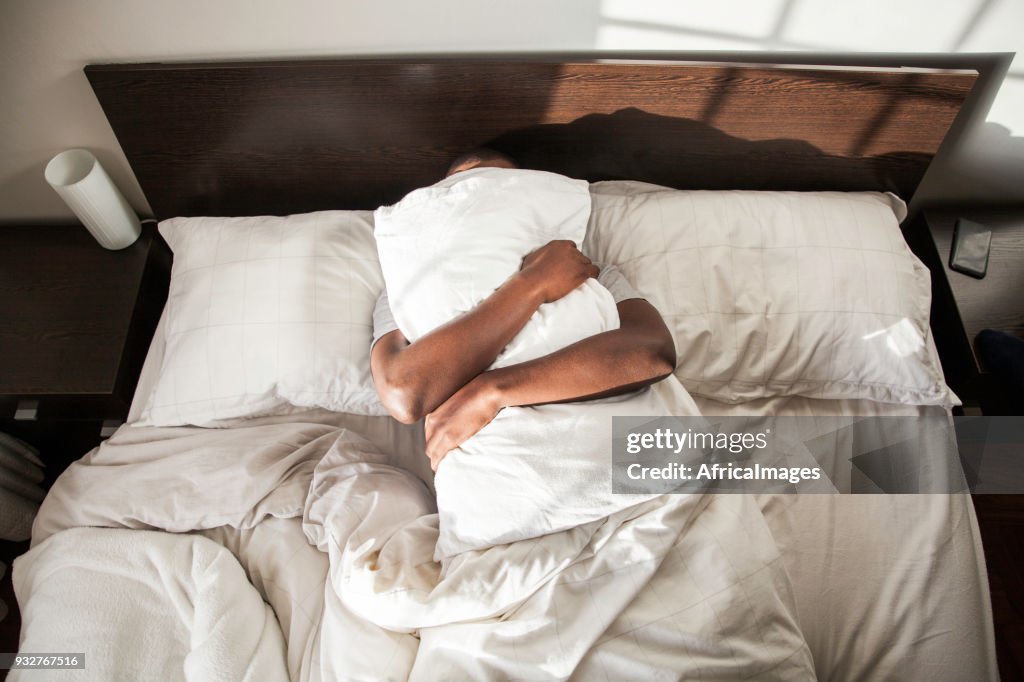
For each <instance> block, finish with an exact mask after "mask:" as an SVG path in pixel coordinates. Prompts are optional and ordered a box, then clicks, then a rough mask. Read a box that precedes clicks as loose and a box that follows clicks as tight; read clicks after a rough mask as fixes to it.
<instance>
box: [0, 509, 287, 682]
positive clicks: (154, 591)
mask: <svg viewBox="0 0 1024 682" xmlns="http://www.w3.org/2000/svg"><path fill="white" fill-rule="evenodd" d="M112 569H113V570H112ZM14 580H15V590H16V591H17V593H18V594H19V595H26V594H31V595H32V599H31V600H27V601H26V600H25V599H23V598H19V603H20V604H21V608H22V612H21V618H22V621H23V623H24V627H23V628H22V632H21V643H20V645H21V651H23V652H66V653H81V654H85V655H84V666H85V668H84V670H81V669H68V670H60V671H50V672H49V674H48V675H49V676H48V677H47V679H58V678H59V679H68V680H81V679H93V680H118V679H123V680H127V679H134V680H168V681H169V680H179V679H180V680H254V681H255V680H280V679H285V677H286V676H287V674H288V672H287V669H286V666H285V640H284V637H283V636H282V634H281V629H280V627H279V626H278V622H277V618H275V616H274V612H273V611H272V610H271V608H270V607H269V606H268V605H267V604H265V603H264V602H263V600H262V599H261V597H260V594H259V593H258V592H257V591H256V589H255V588H254V587H253V586H252V585H251V584H250V583H249V581H248V580H246V577H245V573H244V572H243V571H242V568H241V566H239V565H238V562H237V561H236V560H235V558H234V557H233V556H232V555H231V553H230V552H228V550H226V549H225V548H224V547H221V546H220V545H218V544H216V543H214V542H212V541H211V540H208V539H206V538H203V537H198V536H195V535H185V536H181V535H171V534H168V533H153V532H138V531H127V530H113V529H109V528H72V529H69V530H67V531H65V532H63V533H58V534H57V535H54V536H53V537H50V538H48V539H47V540H46V541H45V542H42V543H39V544H38V545H37V546H36V547H35V548H34V549H33V550H32V551H31V552H29V553H28V554H27V555H25V556H24V557H22V558H20V559H18V563H17V571H16V572H15V579H14ZM98 596H99V597H100V598H101V599H102V600H103V606H104V608H102V609H97V608H96V599H97V597H98ZM34 675H38V673H37V672H36V671H30V672H29V671H25V670H14V671H12V672H11V674H10V678H9V679H12V680H15V679H23V678H30V679H35V677H33V676H34Z"/></svg>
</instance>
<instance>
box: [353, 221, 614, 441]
mask: <svg viewBox="0 0 1024 682" xmlns="http://www.w3.org/2000/svg"><path fill="white" fill-rule="evenodd" d="M597 274H598V269H597V267H596V266H594V264H593V263H591V262H590V259H589V258H587V257H586V256H584V255H583V254H582V253H580V252H579V250H577V249H576V246H575V245H574V244H573V243H572V242H571V241H565V240H559V241H554V242H551V243H549V244H546V245H545V246H543V247H541V248H540V249H537V250H536V251H534V252H533V253H531V254H530V255H528V256H527V257H526V258H524V259H523V266H522V268H521V269H520V270H519V272H518V273H516V274H515V275H513V276H512V277H511V278H509V279H508V281H506V282H505V283H504V284H503V285H501V286H500V287H498V289H497V290H496V291H495V292H494V293H492V294H491V295H490V296H488V297H487V298H486V299H485V300H484V301H482V302H481V303H480V304H479V305H478V306H476V307H475V308H474V309H473V310H471V311H469V312H467V313H465V314H463V315H461V316H459V317H458V318H456V319H454V320H452V321H451V322H448V323H447V324H444V325H442V326H440V327H438V328H437V329H435V330H434V331H432V332H430V333H429V334H426V335H425V336H423V337H422V338H420V339H418V340H417V341H416V342H415V343H412V344H410V343H409V342H408V341H407V340H406V338H405V336H404V335H403V334H402V333H401V332H400V331H394V332H391V333H389V334H386V335H384V336H383V337H381V338H380V339H379V340H378V341H377V343H376V344H374V346H373V350H372V351H371V353H370V370H371V372H372V374H373V382H374V385H375V386H376V387H377V393H378V394H379V395H380V399H381V402H383V403H384V407H385V408H387V410H388V412H389V413H391V415H392V416H393V417H395V419H397V420H399V421H401V422H403V423H406V424H411V423H412V422H415V421H417V420H419V419H422V418H423V417H424V416H425V415H427V414H428V413H430V412H432V411H433V410H435V409H436V408H437V407H438V406H439V405H440V404H441V403H443V402H444V401H446V400H448V398H450V397H451V396H452V394H453V393H455V392H456V391H457V390H459V389H460V388H461V387H463V386H464V385H466V383H467V382H469V381H470V380H471V379H472V378H473V377H475V376H477V375H478V374H480V372H483V371H484V370H485V369H487V368H488V367H489V366H490V365H491V363H493V362H494V359H495V358H496V357H498V355H499V354H500V353H501V351H502V350H503V349H504V348H505V346H507V345H508V344H509V342H510V341H511V340H512V339H513V338H514V337H515V335H516V334H518V333H519V330H520V329H522V328H523V326H525V325H526V323H527V322H528V321H529V319H530V317H531V316H532V315H533V313H534V312H535V311H536V310H537V308H539V307H540V305H541V304H542V303H548V302H550V301H556V300H558V299H560V298H562V297H563V296H565V295H566V294H568V293H569V292H570V291H572V290H573V289H575V288H576V287H578V286H579V285H581V284H583V282H585V281H586V280H587V279H588V278H590V277H596V276H597Z"/></svg>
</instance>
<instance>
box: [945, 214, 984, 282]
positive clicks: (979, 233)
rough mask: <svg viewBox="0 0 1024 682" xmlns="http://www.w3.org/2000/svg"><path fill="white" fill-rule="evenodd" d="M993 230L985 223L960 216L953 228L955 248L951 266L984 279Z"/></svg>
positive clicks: (950, 262) (952, 251)
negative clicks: (981, 223)
mask: <svg viewBox="0 0 1024 682" xmlns="http://www.w3.org/2000/svg"><path fill="white" fill-rule="evenodd" d="M991 245H992V231H991V230H989V229H988V228H987V227H985V226H984V225H979V224H978V223H975V222H972V221H970V220H964V219H963V218H960V219H958V220H957V221H956V226H955V227H954V228H953V248H952V250H951V251H950V254H949V267H951V268H952V269H954V270H956V271H957V272H962V273H964V274H965V275H970V276H971V277H976V278H978V279H982V278H983V277H984V276H985V273H986V272H987V271H988V252H989V247H990V246H991Z"/></svg>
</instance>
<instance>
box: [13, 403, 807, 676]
mask: <svg viewBox="0 0 1024 682" xmlns="http://www.w3.org/2000/svg"><path fill="white" fill-rule="evenodd" d="M386 462H387V457H386V456H385V455H383V454H381V453H380V452H378V451H377V450H376V449H375V448H374V447H373V446H371V445H370V444H369V443H368V442H367V441H365V440H363V439H362V438H361V437H359V436H356V435H355V434H353V433H351V432H349V431H345V430H340V431H339V430H338V429H336V428H332V427H330V426H326V425H323V424H316V423H297V424H296V423H292V424H288V423H281V424H274V423H263V424H261V423H258V422H257V423H253V424H250V425H248V426H243V427H238V428H233V429H224V430H215V431H211V430H202V429H192V428H183V429H182V428H179V429H149V428H132V429H122V430H121V431H119V432H118V433H117V434H115V436H114V437H113V438H111V440H109V441H107V442H106V443H105V444H104V445H103V446H102V447H100V448H99V449H98V450H97V451H95V452H93V453H91V454H90V455H88V456H87V457H86V458H84V459H83V460H82V461H80V462H78V463H75V464H74V465H72V466H71V468H69V469H68V471H67V472H66V473H65V474H64V475H63V476H62V477H61V479H60V480H59V481H58V483H57V484H56V485H55V487H54V488H53V490H52V491H51V494H50V495H49V496H48V497H47V499H46V501H45V503H44V505H43V508H42V510H41V513H40V515H39V517H38V518H37V521H36V526H35V528H34V542H35V546H34V548H33V549H32V551H31V552H30V553H29V554H28V555H27V556H26V557H25V558H23V559H19V561H18V563H17V564H16V568H15V571H16V584H18V585H19V586H20V587H19V598H20V599H22V600H24V599H25V598H26V597H28V596H29V593H31V595H32V596H31V599H32V600H35V599H36V598H37V596H36V595H37V594H38V593H39V590H41V589H43V587H41V586H42V585H44V584H45V583H46V582H47V578H46V576H47V575H48V573H47V564H48V563H49V562H52V561H59V558H58V557H57V556H56V555H55V554H54V553H52V552H50V553H45V548H46V547H47V545H48V543H49V542H51V541H54V540H57V539H58V538H62V537H68V536H67V533H68V532H69V531H68V529H71V528H75V527H80V526H89V525H91V526H101V527H112V528H135V529H168V530H174V531H184V530H204V532H205V533H206V534H210V535H217V534H223V533H225V532H226V531H227V529H231V530H232V531H233V532H234V533H235V535H240V536H241V537H245V538H248V537H251V536H253V534H257V533H259V532H261V529H262V528H264V527H268V526H269V527H271V528H280V527H281V526H282V524H284V525H287V524H292V525H293V526H294V528H295V530H297V526H295V524H300V523H301V528H302V530H304V532H305V535H306V536H307V537H308V539H309V541H310V542H311V543H313V544H315V545H316V547H317V548H319V550H320V552H317V551H316V550H314V549H313V548H312V547H310V546H309V544H307V543H304V542H303V543H299V544H294V542H292V544H287V543H279V544H278V545H277V546H278V547H279V548H280V550H279V551H280V554H281V556H277V557H274V558H273V560H272V561H270V560H269V559H268V561H270V564H271V566H276V568H266V565H267V564H266V563H264V564H262V565H263V566H264V568H263V569H260V570H256V567H255V566H254V565H252V564H247V566H246V568H247V569H249V577H250V580H252V582H253V583H254V584H256V585H261V586H262V587H263V593H264V598H265V599H266V600H267V601H268V602H269V603H270V604H271V605H272V606H274V608H275V611H277V613H278V617H279V620H281V629H282V631H283V632H284V633H285V635H286V638H287V641H288V655H287V665H288V670H289V673H290V675H291V677H292V678H293V679H314V680H316V679H396V680H399V679H424V680H435V679H507V678H510V677H511V678H520V679H565V678H574V679H593V678H594V677H598V678H603V677H607V678H609V679H623V678H634V679H635V678H644V679H651V678H658V677H671V678H673V679H674V678H677V677H679V676H684V677H686V676H693V677H697V676H700V677H704V678H721V679H740V678H745V677H757V678H759V679H785V680H791V679H808V678H812V677H813V669H812V667H811V658H810V654H809V651H808V649H807V645H806V643H805V642H804V639H803V636H802V635H801V634H800V631H799V629H798V627H797V624H796V620H795V610H794V605H793V597H792V594H791V588H790V585H789V583H788V580H787V578H786V574H785V571H784V570H783V567H782V563H781V560H780V557H779V554H778V552H777V550H776V548H775V543H774V541H773V540H772V537H771V533H770V531H769V529H768V527H767V526H766V524H765V522H764V519H763V517H762V515H761V513H760V511H759V510H758V508H757V505H756V503H755V501H754V500H753V499H752V498H749V497H743V496H720V497H710V496H707V497H704V496H670V497H661V498H656V499H653V500H649V501H647V502H645V503H643V504H641V505H638V506H634V507H631V508H629V509H626V510H623V511H620V512H618V513H615V514H613V515H612V516H611V517H609V518H607V519H604V520H596V521H592V522H589V523H586V524H583V525H581V526H579V527H576V528H573V529H571V530H566V531H562V532H557V533H552V534H549V535H545V536H542V537H538V538H534V539H530V540H523V541H519V542H515V543H510V544H507V545H499V546H496V547H492V548H488V549H486V550H480V551H473V552H468V553H464V554H462V555H460V556H458V557H457V558H455V559H453V560H452V561H450V562H448V564H447V565H446V566H445V568H444V570H442V566H441V564H439V563H437V562H435V561H434V560H433V553H434V547H435V544H436V542H437V539H438V517H437V515H436V514H435V513H433V506H432V505H433V501H432V497H431V495H430V494H429V492H428V491H427V489H426V487H425V486H424V485H423V483H422V482H421V481H420V480H419V479H417V478H416V477H414V476H412V475H411V474H409V473H408V472H406V471H404V470H401V469H398V468H395V467H392V466H390V465H388V464H387V463H386ZM275 532H276V531H275ZM291 537H293V538H294V535H293V536H291ZM236 542H238V543H242V544H244V540H236ZM303 546H305V549H303ZM264 551H265V552H271V551H273V550H264ZM309 552H312V553H313V554H314V555H317V556H321V557H323V556H326V558H327V560H326V561H323V560H320V561H319V562H318V561H317V560H315V559H312V560H311V559H310V557H309V554H308V553H309ZM321 552H322V553H321ZM274 562H276V563H274ZM261 571H262V573H261ZM325 574H326V576H327V580H326V581H325V580H324V576H325ZM53 580H57V578H56V577H54V578H53ZM289 581H290V582H289ZM285 583H287V584H288V586H289V588H290V589H292V590H298V589H301V588H302V587H303V586H304V587H305V589H307V590H309V596H308V597H303V596H302V595H303V594H304V593H302V592H300V594H299V597H298V600H297V601H296V600H292V601H290V602H288V603H282V601H283V599H282V596H281V595H279V594H277V593H276V592H275V590H274V589H273V586H274V585H277V584H285ZM30 584H31V585H32V589H31V590H29V589H28V587H27V586H28V585H30ZM296 603H299V604H308V609H307V608H305V607H303V608H302V609H299V608H297V607H296ZM38 631H45V628H39V630H38ZM86 636H87V633H86ZM36 642H38V644H39V645H40V646H42V645H43V644H44V643H48V644H52V645H54V646H56V645H57V644H58V642H56V641H55V640H51V641H50V642H43V641H42V640H36ZM101 642H102V638H96V639H95V640H93V641H91V642H86V641H83V642H82V643H81V644H80V646H82V647H84V648H86V649H88V650H89V651H96V650H98V649H97V647H101V646H102V643H101ZM125 646H126V647H129V648H130V646H131V645H129V644H125ZM165 663H166V665H167V666H168V667H169V669H171V670H172V671H173V670H178V669H179V668H176V667H175V666H176V665H177V666H181V665H183V661H178V662H177V663H175V662H174V661H165Z"/></svg>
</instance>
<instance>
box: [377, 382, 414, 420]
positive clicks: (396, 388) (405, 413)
mask: <svg viewBox="0 0 1024 682" xmlns="http://www.w3.org/2000/svg"><path fill="white" fill-rule="evenodd" d="M377 393H378V394H379V395H380V400H381V402H382V403H384V409H386V410H387V411H388V414H390V415H391V416H392V417H394V418H395V419H397V420H398V421H400V422H401V423H403V424H414V423H416V422H418V421H419V420H421V419H423V418H424V417H425V416H426V414H425V411H424V408H423V401H422V400H421V399H420V398H419V391H417V390H415V389H413V388H412V387H410V386H407V385H402V384H397V385H396V384H391V383H386V385H385V386H378V387H377Z"/></svg>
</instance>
